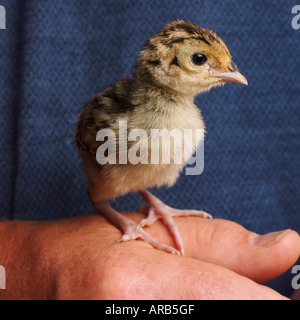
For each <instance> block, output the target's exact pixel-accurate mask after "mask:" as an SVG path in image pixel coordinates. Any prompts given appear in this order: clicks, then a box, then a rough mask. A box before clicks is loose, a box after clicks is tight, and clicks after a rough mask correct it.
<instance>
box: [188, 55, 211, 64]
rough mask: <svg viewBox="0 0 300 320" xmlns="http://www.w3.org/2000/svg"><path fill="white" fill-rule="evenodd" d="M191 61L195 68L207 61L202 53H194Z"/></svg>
mask: <svg viewBox="0 0 300 320" xmlns="http://www.w3.org/2000/svg"><path fill="white" fill-rule="evenodd" d="M192 61H193V63H194V64H195V65H196V66H202V65H203V64H204V63H205V62H206V61H207V56H206V55H205V54H203V53H195V54H193V55H192Z"/></svg>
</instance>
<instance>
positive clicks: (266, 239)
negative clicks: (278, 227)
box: [252, 229, 290, 247]
mask: <svg viewBox="0 0 300 320" xmlns="http://www.w3.org/2000/svg"><path fill="white" fill-rule="evenodd" d="M289 231H290V229H287V230H283V231H277V232H271V233H267V234H264V235H262V236H258V237H255V238H254V239H253V240H252V243H253V245H254V246H255V247H270V246H272V245H273V244H274V243H275V242H277V241H278V240H279V239H280V238H282V237H283V236H284V235H285V234H286V233H287V232H289Z"/></svg>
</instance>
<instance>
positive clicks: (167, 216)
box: [139, 190, 212, 255]
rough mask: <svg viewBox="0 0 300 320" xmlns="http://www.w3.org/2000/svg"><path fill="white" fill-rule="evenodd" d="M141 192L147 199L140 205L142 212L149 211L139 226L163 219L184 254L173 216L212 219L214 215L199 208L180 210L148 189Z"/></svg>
mask: <svg viewBox="0 0 300 320" xmlns="http://www.w3.org/2000/svg"><path fill="white" fill-rule="evenodd" d="M140 194H141V195H142V197H143V198H144V200H145V201H146V205H144V206H142V207H140V210H139V211H140V212H142V213H148V216H147V218H146V219H143V220H142V221H141V222H140V223H139V227H144V226H150V225H152V224H153V223H154V222H155V221H156V220H158V219H161V220H162V222H163V223H164V225H165V226H166V227H167V228H168V229H169V232H170V234H171V235H172V237H173V238H174V241H175V243H176V246H177V249H178V250H179V252H180V254H181V255H184V248H183V241H182V237H181V235H180V233H179V230H178V228H177V226H176V224H175V222H174V220H173V217H190V216H196V217H201V218H207V219H212V216H211V215H210V214H208V213H206V212H203V211H199V210H178V209H174V208H172V207H169V206H168V205H166V204H164V203H163V202H162V201H161V200H159V199H158V198H156V197H155V196H154V195H153V194H151V193H150V192H149V191H147V190H143V191H140Z"/></svg>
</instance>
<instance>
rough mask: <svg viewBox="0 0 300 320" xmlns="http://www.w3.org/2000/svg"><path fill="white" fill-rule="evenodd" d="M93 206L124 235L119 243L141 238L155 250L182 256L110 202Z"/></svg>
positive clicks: (100, 202)
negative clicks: (114, 207) (113, 206)
mask: <svg viewBox="0 0 300 320" xmlns="http://www.w3.org/2000/svg"><path fill="white" fill-rule="evenodd" d="M93 205H94V207H95V208H96V209H97V210H98V212H99V213H100V214H101V215H103V216H104V217H105V218H107V219H108V220H109V221H110V222H111V223H112V225H114V226H115V227H117V228H118V229H119V230H120V231H121V232H122V233H123V236H122V237H121V238H120V239H119V240H118V242H125V241H129V240H135V239H138V238H141V239H143V240H144V241H145V242H147V243H149V244H150V245H151V246H152V247H153V248H155V249H158V250H161V251H164V252H167V253H172V254H177V255H180V252H179V251H178V250H176V249H175V248H173V247H170V246H167V245H165V244H163V243H161V242H159V241H157V240H156V239H154V238H153V237H152V236H151V235H150V234H148V233H147V232H146V231H145V230H144V229H143V228H142V227H141V226H140V225H138V224H137V223H135V222H134V221H132V220H130V219H129V218H127V217H125V216H123V215H122V214H121V213H119V212H118V211H116V210H115V209H113V208H112V207H111V205H110V203H109V201H99V202H93Z"/></svg>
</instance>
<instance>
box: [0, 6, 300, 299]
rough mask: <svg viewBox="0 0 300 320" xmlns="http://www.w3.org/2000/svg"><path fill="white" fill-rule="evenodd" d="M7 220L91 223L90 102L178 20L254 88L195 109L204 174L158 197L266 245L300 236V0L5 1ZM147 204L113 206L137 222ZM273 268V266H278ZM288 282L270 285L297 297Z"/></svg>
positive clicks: (2, 185) (2, 102)
mask: <svg viewBox="0 0 300 320" xmlns="http://www.w3.org/2000/svg"><path fill="white" fill-rule="evenodd" d="M0 4H1V5H3V6H5V8H6V19H7V29H6V30H0V150H1V158H0V164H1V171H0V172H1V179H0V201H1V202H0V203H1V208H0V216H2V217H5V218H9V219H56V218H61V217H70V216H74V215H80V214H84V213H88V212H93V208H92V207H91V206H90V204H89V201H88V198H87V194H86V178H85V175H84V173H83V171H82V169H81V166H80V161H79V158H78V156H77V152H76V149H75V147H74V145H73V141H72V138H73V134H74V130H75V122H76V117H77V115H78V114H79V113H80V112H81V110H82V106H83V104H84V102H85V101H86V100H88V99H89V98H91V97H92V96H93V95H95V94H97V93H98V92H99V91H101V90H102V89H103V88H104V87H105V86H106V85H109V84H111V83H113V82H114V81H116V80H117V79H119V78H121V77H123V76H130V75H131V71H132V68H133V65H134V63H135V60H136V58H137V54H138V52H139V50H140V49H141V48H142V45H143V43H144V42H145V41H146V40H147V39H148V37H149V36H151V35H152V34H153V33H155V32H156V31H158V30H159V29H160V28H161V27H163V26H164V25H165V23H166V22H170V21H172V20H175V19H178V18H180V19H186V20H190V21H191V22H193V23H195V24H198V25H200V26H203V27H207V28H210V29H212V30H214V31H215V32H217V33H218V34H219V35H220V36H221V37H222V38H223V39H224V41H225V42H226V43H227V45H228V47H229V49H230V51H231V53H232V55H233V57H234V60H235V62H236V64H237V65H238V67H239V68H240V70H241V71H242V72H243V73H244V74H245V75H246V76H247V79H248V81H249V86H248V87H245V86H241V85H235V84H230V85H226V86H225V87H223V88H219V89H214V90H212V91H211V92H209V93H205V94H204V95H201V96H199V97H198V98H197V100H196V102H197V105H198V106H199V107H200V108H201V110H202V113H203V116H204V119H205V122H206V125H207V131H208V134H207V138H206V142H205V168H204V173H203V174H202V175H200V176H185V175H182V176H181V178H180V180H179V181H178V182H177V184H176V185H175V186H174V187H173V188H172V189H166V188H163V189H160V190H153V191H154V193H155V194H157V195H158V196H159V197H160V198H161V199H162V200H164V201H165V202H166V203H168V204H170V205H172V206H174V207H178V208H199V209H203V210H205V211H207V212H209V213H211V214H212V215H213V216H214V217H218V218H225V219H231V220H234V221H236V222H238V223H240V224H242V225H243V226H245V227H246V228H249V229H251V230H253V231H255V232H258V233H266V232H271V231H275V230H280V229H286V228H292V229H295V230H297V231H298V232H300V170H299V169H300V79H299V75H300V56H299V52H300V47H299V46H300V30H293V29H292V27H291V20H292V17H293V16H292V14H291V9H292V7H293V6H294V5H295V4H296V2H295V1H294V0H276V1H275V0H259V1H258V0H256V1H255V0H247V1H237V0H210V1H208V0H176V1H175V0H173V1H167V0H160V1H158V0H109V1H100V0H99V1H97V0H93V1H91V0H72V1H71V0H55V1H53V0H43V1H38V0H35V1H23V0H1V1H0ZM141 201H142V200H141V198H140V196H138V195H129V196H126V197H122V198H121V199H118V200H117V201H116V202H115V206H116V207H117V208H119V209H122V210H124V211H126V210H136V209H137V207H138V206H139V205H140V204H141ZM274 263H276V262H275V261H274ZM291 278H292V275H291V273H290V272H287V273H286V274H285V275H284V276H282V277H280V278H279V279H276V280H275V281H272V282H271V283H270V284H269V285H270V286H272V287H273V288H275V289H276V290H279V291H280V292H282V293H284V294H288V293H289V292H290V291H291V285H290V283H291Z"/></svg>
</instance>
